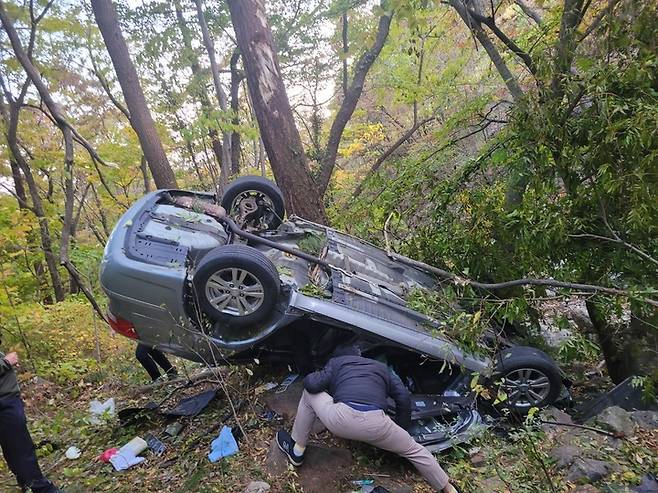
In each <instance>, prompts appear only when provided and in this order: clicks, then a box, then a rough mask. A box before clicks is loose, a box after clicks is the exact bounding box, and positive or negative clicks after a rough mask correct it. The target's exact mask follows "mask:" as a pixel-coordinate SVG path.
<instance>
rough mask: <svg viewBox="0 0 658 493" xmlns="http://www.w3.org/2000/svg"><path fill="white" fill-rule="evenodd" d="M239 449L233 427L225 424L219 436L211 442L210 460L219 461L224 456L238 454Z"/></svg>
mask: <svg viewBox="0 0 658 493" xmlns="http://www.w3.org/2000/svg"><path fill="white" fill-rule="evenodd" d="M238 451H239V449H238V443H237V442H236V441H235V438H234V437H233V433H231V428H230V427H228V426H223V427H222V431H220V432H219V436H218V437H217V438H215V439H214V440H213V441H212V442H211V443H210V453H209V454H208V460H209V461H210V462H217V461H218V460H219V459H221V458H223V457H229V456H231V455H234V454H237V453H238Z"/></svg>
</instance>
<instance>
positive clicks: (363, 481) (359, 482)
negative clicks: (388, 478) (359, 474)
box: [350, 479, 375, 486]
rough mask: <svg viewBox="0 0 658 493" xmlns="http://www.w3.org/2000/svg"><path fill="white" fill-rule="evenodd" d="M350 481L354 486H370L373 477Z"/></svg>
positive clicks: (373, 482) (373, 481) (372, 482)
mask: <svg viewBox="0 0 658 493" xmlns="http://www.w3.org/2000/svg"><path fill="white" fill-rule="evenodd" d="M350 483H351V484H352V485H354V486H370V485H372V484H375V480H374V479H355V480H354V481H350Z"/></svg>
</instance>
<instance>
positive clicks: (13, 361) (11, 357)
mask: <svg viewBox="0 0 658 493" xmlns="http://www.w3.org/2000/svg"><path fill="white" fill-rule="evenodd" d="M5 360H6V361H7V363H9V364H10V365H11V366H16V365H17V364H18V355H17V354H16V353H9V354H5Z"/></svg>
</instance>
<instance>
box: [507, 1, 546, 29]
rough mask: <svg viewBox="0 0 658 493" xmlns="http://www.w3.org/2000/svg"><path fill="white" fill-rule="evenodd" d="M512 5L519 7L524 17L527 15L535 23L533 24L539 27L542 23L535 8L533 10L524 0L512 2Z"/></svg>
mask: <svg viewBox="0 0 658 493" xmlns="http://www.w3.org/2000/svg"><path fill="white" fill-rule="evenodd" d="M514 3H515V4H517V5H518V6H519V8H520V9H521V10H522V11H523V13H524V14H525V15H527V16H528V17H530V18H531V19H532V20H533V21H535V24H537V25H538V26H541V23H542V19H541V14H540V13H539V11H538V10H537V9H536V8H534V7H533V6H532V5H530V4H529V3H528V2H526V1H525V0H514Z"/></svg>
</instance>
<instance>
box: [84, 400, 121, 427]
mask: <svg viewBox="0 0 658 493" xmlns="http://www.w3.org/2000/svg"><path fill="white" fill-rule="evenodd" d="M115 412H116V404H115V403H114V397H110V398H109V399H108V400H106V401H105V402H100V401H97V400H95V399H94V400H93V401H91V402H90V403H89V418H88V421H89V423H91V424H92V425H99V424H101V423H102V422H103V420H102V419H101V418H102V417H104V416H107V417H110V418H111V417H114V414H115Z"/></svg>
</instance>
